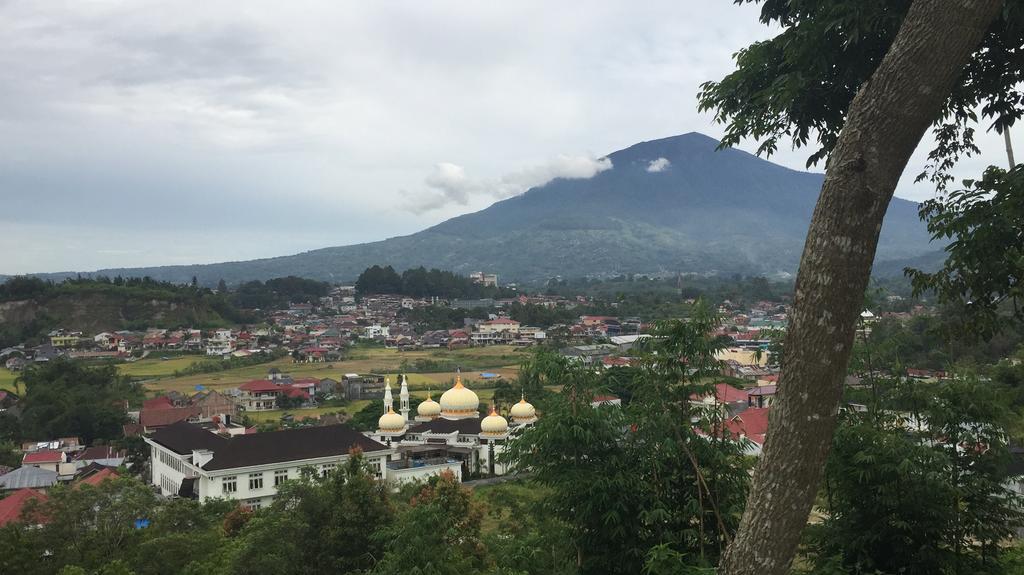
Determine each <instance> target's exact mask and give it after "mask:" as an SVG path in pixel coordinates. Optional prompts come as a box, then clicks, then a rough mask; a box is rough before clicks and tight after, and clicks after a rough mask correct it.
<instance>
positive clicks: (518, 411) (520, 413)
mask: <svg viewBox="0 0 1024 575" xmlns="http://www.w3.org/2000/svg"><path fill="white" fill-rule="evenodd" d="M509 415H511V416H512V421H515V422H516V423H525V422H529V421H533V420H534V419H536V418H537V410H536V409H534V407H533V405H531V404H530V403H527V401H526V397H523V398H522V399H520V400H519V403H517V404H515V405H513V406H512V409H510V410H509Z"/></svg>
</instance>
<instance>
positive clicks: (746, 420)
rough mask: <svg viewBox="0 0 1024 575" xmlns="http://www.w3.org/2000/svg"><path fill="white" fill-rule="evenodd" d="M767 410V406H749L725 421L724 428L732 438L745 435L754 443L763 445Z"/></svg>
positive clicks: (766, 425) (766, 431)
mask: <svg viewBox="0 0 1024 575" xmlns="http://www.w3.org/2000/svg"><path fill="white" fill-rule="evenodd" d="M768 411H769V408H767V407H751V408H749V409H746V410H744V411H743V412H742V413H740V414H738V415H736V416H735V417H733V418H732V419H730V420H729V421H726V422H725V428H726V429H728V430H729V432H730V433H732V436H733V437H734V438H739V437H740V436H746V438H747V439H749V440H751V441H753V442H754V443H756V444H758V445H764V438H765V435H766V434H767V433H768Z"/></svg>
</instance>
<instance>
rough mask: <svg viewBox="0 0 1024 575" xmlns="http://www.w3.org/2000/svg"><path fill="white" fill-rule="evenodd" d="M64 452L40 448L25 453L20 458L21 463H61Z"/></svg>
mask: <svg viewBox="0 0 1024 575" xmlns="http://www.w3.org/2000/svg"><path fill="white" fill-rule="evenodd" d="M63 462H64V452H63V451H58V450H56V449H40V450H39V451H34V452H32V453H26V454H25V457H24V458H23V459H22V460H21V463H22V465H36V464H39V463H63Z"/></svg>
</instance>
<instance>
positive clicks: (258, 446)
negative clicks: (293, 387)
mask: <svg viewBox="0 0 1024 575" xmlns="http://www.w3.org/2000/svg"><path fill="white" fill-rule="evenodd" d="M146 443H148V444H149V446H150V450H151V466H150V467H151V476H150V481H151V482H152V484H153V485H155V486H157V487H159V488H160V493H161V494H162V495H165V496H182V497H195V498H197V499H199V500H200V501H202V500H206V499H210V498H213V497H224V498H227V499H235V500H239V501H241V502H243V504H244V505H246V506H248V507H250V508H253V509H258V508H260V507H262V506H265V505H267V504H269V503H270V502H271V501H272V500H273V498H274V496H275V495H276V494H277V488H278V486H279V485H280V484H281V483H282V482H284V481H285V480H288V479H295V478H297V477H298V476H299V473H300V470H302V469H303V468H311V469H314V470H315V471H316V472H317V473H321V474H326V473H328V472H330V471H331V470H332V469H334V468H335V467H337V466H338V465H341V464H342V463H343V462H345V461H346V460H347V459H348V458H349V453H350V451H351V450H352V449H353V448H358V449H360V450H362V452H363V454H364V457H365V460H366V463H367V465H368V466H369V468H370V469H372V470H373V473H374V475H375V476H376V477H377V478H380V479H383V478H385V477H386V473H387V467H386V465H385V463H386V462H387V461H388V459H389V457H390V456H391V454H392V453H393V451H394V450H393V449H391V448H389V447H387V446H385V445H382V444H380V443H378V442H376V441H374V440H372V439H370V438H369V437H366V436H365V435H363V434H361V433H359V432H357V431H355V430H353V429H352V428H350V427H348V426H345V425H326V426H322V427H304V428H300V429H288V430H284V431H273V432H267V433H254V434H248V435H239V436H235V437H230V438H227V437H223V436H221V435H217V434H216V433H213V432H211V431H208V430H206V429H204V428H203V427H200V426H198V425H195V424H191V423H185V422H181V423H175V424H174V425H170V426H167V427H165V428H163V429H160V430H159V431H157V432H156V433H154V434H153V435H152V436H151V437H147V438H146Z"/></svg>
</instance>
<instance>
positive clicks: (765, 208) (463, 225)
mask: <svg viewBox="0 0 1024 575" xmlns="http://www.w3.org/2000/svg"><path fill="white" fill-rule="evenodd" d="M718 145H719V141H718V140H716V139H714V138H712V137H710V136H707V135H705V134H701V133H699V132H689V133H685V134H679V135H676V136H669V137H665V138H660V139H656V140H649V141H646V142H640V143H637V144H634V145H632V146H629V147H627V148H624V149H622V150H619V151H617V152H614V153H611V154H609V155H608V157H609V158H610V159H611V160H612V165H613V168H612V169H610V170H605V171H603V172H600V173H598V174H596V175H595V176H594V177H592V178H589V179H562V178H559V179H555V180H552V181H550V182H548V183H547V184H545V185H543V186H539V187H536V188H533V189H531V190H529V191H528V192H526V193H525V194H522V195H520V196H516V197H514V198H510V199H507V200H503V201H500V202H497V203H495V204H493V205H491V206H490V207H488V208H486V209H483V210H480V211H478V212H475V213H471V214H465V215H462V216H458V217H456V218H452V219H450V220H448V221H446V222H443V223H440V224H438V225H436V226H433V227H431V228H428V229H426V230H423V231H421V232H418V233H415V234H412V235H408V236H402V237H396V238H391V239H388V240H384V241H380V242H373V243H368V244H361V245H354V246H344V247H333V248H323V249H319V250H314V251H311V252H306V253H303V254H298V255H294V256H286V257H278V258H270V259H265V260H255V261H251V262H233V263H225V264H210V265H197V266H175V267H163V268H141V269H131V270H101V271H100V272H97V273H103V274H106V275H110V276H114V275H123V276H141V275H149V276H150V277H154V278H157V279H166V280H170V281H179V282H183V281H188V280H189V279H190V278H191V277H192V276H197V277H198V278H199V280H200V281H201V282H202V283H207V284H209V283H216V282H217V281H218V280H219V279H221V278H223V279H225V280H227V281H229V282H232V283H234V282H239V281H245V280H251V279H269V278H272V277H281V276H287V275H297V276H304V277H310V278H316V279H323V280H333V281H350V280H352V279H354V278H355V277H356V276H357V275H358V274H359V273H360V272H361V271H362V270H363V269H365V268H367V267H369V266H371V265H374V264H379V265H392V266H394V267H395V269H399V270H403V269H407V268H411V267H417V266H421V265H422V266H426V267H437V268H441V269H447V270H451V271H455V272H459V273H469V272H472V271H476V270H486V271H489V272H495V273H497V274H498V275H500V276H502V278H503V279H504V280H507V281H513V280H534V279H543V278H549V277H552V276H556V275H558V276H563V277H576V276H583V275H602V274H618V273H680V272H697V273H706V272H727V273H746V274H773V273H778V272H790V273H791V272H794V271H796V267H797V264H798V262H799V259H800V253H801V251H802V249H803V242H804V238H805V236H806V233H807V226H808V224H809V222H810V218H811V214H812V212H813V209H814V205H815V202H816V201H817V198H818V193H819V191H820V190H821V184H822V180H823V176H822V175H821V174H813V173H808V172H801V171H797V170H790V169H788V168H785V167H782V166H779V165H777V164H773V163H771V162H769V161H767V160H765V159H763V158H758V157H757V156H754V155H751V154H748V153H746V152H743V151H741V150H737V149H734V148H727V149H722V150H719V149H718ZM928 242H929V236H928V233H927V230H926V229H925V227H924V225H923V224H922V223H921V222H920V220H918V218H917V210H916V206H914V204H912V203H911V202H907V201H905V200H900V199H895V200H893V203H892V205H890V207H889V210H888V212H887V215H886V224H885V226H884V227H883V230H882V236H881V239H880V242H879V250H878V254H879V260H887V259H898V258H906V257H914V256H918V255H921V254H923V253H926V252H927V251H929V250H930V249H934V248H930V247H929V246H928Z"/></svg>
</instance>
